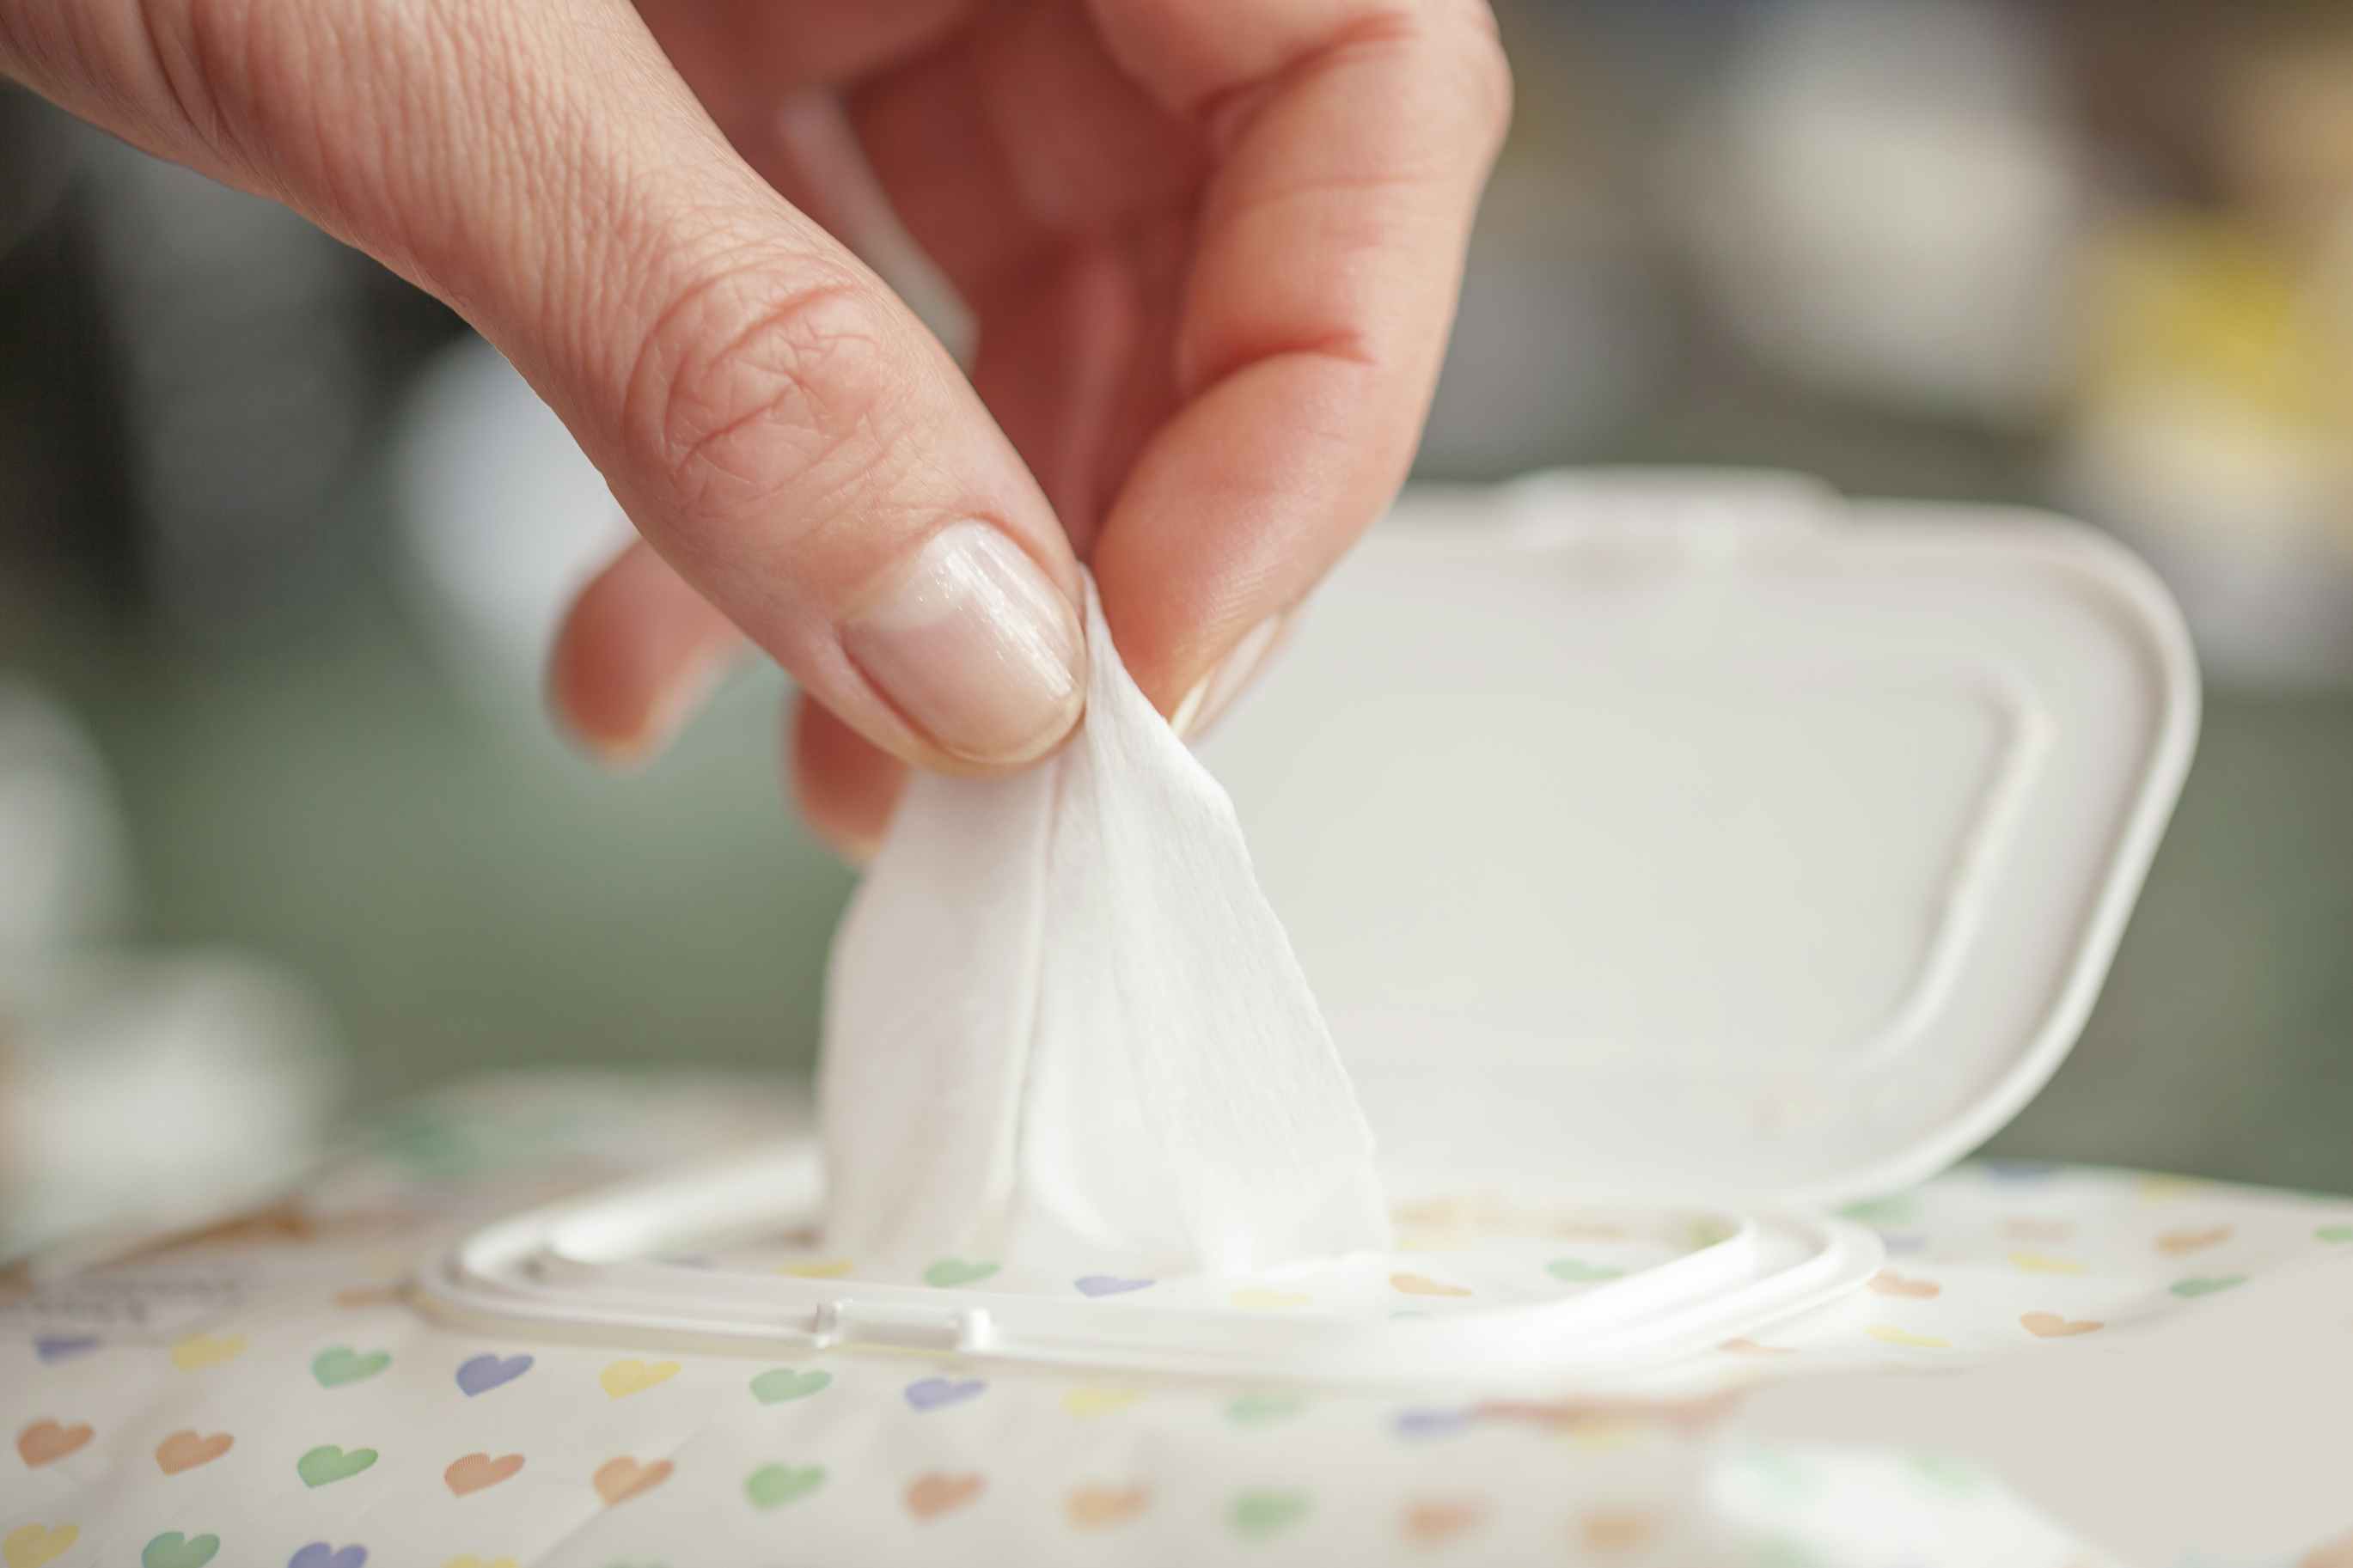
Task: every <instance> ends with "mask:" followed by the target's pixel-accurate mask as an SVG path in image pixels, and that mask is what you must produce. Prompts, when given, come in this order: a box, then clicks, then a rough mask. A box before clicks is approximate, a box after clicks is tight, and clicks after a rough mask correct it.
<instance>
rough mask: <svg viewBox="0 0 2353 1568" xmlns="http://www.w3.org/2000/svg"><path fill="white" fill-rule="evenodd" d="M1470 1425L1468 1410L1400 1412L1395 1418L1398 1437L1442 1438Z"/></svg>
mask: <svg viewBox="0 0 2353 1568" xmlns="http://www.w3.org/2000/svg"><path fill="white" fill-rule="evenodd" d="M1470 1425H1471V1412H1469V1411H1468V1410H1428V1409H1423V1410H1400V1411H1398V1417H1397V1429H1398V1436H1400V1437H1443V1436H1447V1435H1448V1434H1450V1433H1453V1432H1460V1431H1461V1430H1463V1429H1464V1428H1465V1427H1467V1426H1470Z"/></svg>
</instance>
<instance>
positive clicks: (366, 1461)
mask: <svg viewBox="0 0 2353 1568" xmlns="http://www.w3.org/2000/svg"><path fill="white" fill-rule="evenodd" d="M373 1464H375V1449H374V1448H353V1450H352V1451H351V1452H350V1453H348V1454H346V1453H344V1452H343V1450H342V1449H341V1448H338V1447H335V1446H334V1445H333V1444H332V1443H322V1444H321V1445H320V1446H319V1447H315V1448H313V1449H311V1451H310V1452H309V1453H307V1454H305V1455H303V1456H302V1457H301V1458H299V1459H297V1460H295V1461H294V1473H295V1474H296V1475H298V1476H300V1477H301V1478H302V1484H303V1485H304V1486H306V1487H323V1486H325V1485H326V1484H327V1483H328V1482H329V1481H346V1480H349V1479H352V1478H353V1476H356V1475H358V1474H359V1473H360V1472H361V1471H362V1470H364V1469H366V1468H368V1467H369V1466H370V1465H373Z"/></svg>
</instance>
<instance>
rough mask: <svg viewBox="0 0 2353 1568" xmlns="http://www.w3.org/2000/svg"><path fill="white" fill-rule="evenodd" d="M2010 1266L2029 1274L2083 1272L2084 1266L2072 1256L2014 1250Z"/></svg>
mask: <svg viewBox="0 0 2353 1568" xmlns="http://www.w3.org/2000/svg"><path fill="white" fill-rule="evenodd" d="M2010 1267H2011V1268H2017V1269H2021V1270H2023V1271H2025V1272H2026V1273H2029V1274H2081V1273H2082V1272H2083V1271H2084V1266H2083V1265H2082V1264H2080V1263H2078V1262H2076V1261H2075V1260H2074V1259H2073V1258H2052V1257H2050V1256H2049V1255H2047V1254H2045V1253H2041V1252H2013V1253H2011V1254H2010Z"/></svg>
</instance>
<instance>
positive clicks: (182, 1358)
mask: <svg viewBox="0 0 2353 1568" xmlns="http://www.w3.org/2000/svg"><path fill="white" fill-rule="evenodd" d="M244 1353H245V1336H244V1335H243V1334H190V1335H189V1336H188V1337H187V1338H186V1339H185V1340H182V1341H181V1342H179V1343H177V1344H175V1345H174V1346H173V1347H172V1364H173V1365H174V1366H176V1367H178V1368H179V1369H180V1370H181V1371H182V1372H200V1371H202V1370H203V1369H204V1368H206V1367H208V1366H218V1365H220V1364H221V1363H223V1362H230V1361H235V1360H236V1359H237V1357H238V1356H241V1355H243V1354H244Z"/></svg>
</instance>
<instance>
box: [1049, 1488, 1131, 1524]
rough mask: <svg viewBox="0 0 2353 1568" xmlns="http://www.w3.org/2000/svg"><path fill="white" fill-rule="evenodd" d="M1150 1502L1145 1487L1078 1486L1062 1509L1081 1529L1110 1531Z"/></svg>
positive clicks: (1064, 1502)
mask: <svg viewBox="0 0 2353 1568" xmlns="http://www.w3.org/2000/svg"><path fill="white" fill-rule="evenodd" d="M1151 1502H1152V1493H1151V1492H1150V1490H1148V1489H1145V1488H1144V1487H1077V1488H1073V1489H1072V1490H1071V1495H1070V1496H1069V1497H1068V1498H1067V1499H1065V1500H1063V1503H1062V1511H1063V1512H1064V1513H1066V1514H1068V1515H1069V1516H1070V1520H1071V1523H1072V1524H1074V1525H1077V1526H1078V1527H1079V1528H1080V1529H1081V1530H1107V1529H1109V1528H1110V1527H1111V1526H1113V1525H1115V1524H1124V1523H1126V1522H1127V1521H1129V1520H1131V1519H1134V1517H1135V1516H1136V1515H1137V1514H1139V1513H1142V1512H1143V1511H1144V1510H1145V1509H1146V1508H1148V1507H1149V1506H1151Z"/></svg>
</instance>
